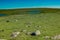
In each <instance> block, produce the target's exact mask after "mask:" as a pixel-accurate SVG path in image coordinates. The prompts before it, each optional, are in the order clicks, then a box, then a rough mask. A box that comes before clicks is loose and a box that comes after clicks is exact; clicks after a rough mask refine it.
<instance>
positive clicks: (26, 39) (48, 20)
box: [0, 8, 60, 40]
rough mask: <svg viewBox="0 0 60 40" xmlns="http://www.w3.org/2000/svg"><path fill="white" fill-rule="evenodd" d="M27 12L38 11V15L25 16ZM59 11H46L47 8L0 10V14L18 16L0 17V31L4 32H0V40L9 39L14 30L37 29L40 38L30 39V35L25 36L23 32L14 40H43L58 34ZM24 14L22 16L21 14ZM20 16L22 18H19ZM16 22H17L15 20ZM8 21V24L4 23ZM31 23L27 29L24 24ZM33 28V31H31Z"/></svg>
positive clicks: (59, 23)
mask: <svg viewBox="0 0 60 40" xmlns="http://www.w3.org/2000/svg"><path fill="white" fill-rule="evenodd" d="M27 10H40V11H42V12H41V13H40V14H33V15H32V14H25V13H24V12H26V11H27ZM59 11H60V9H47V8H37V9H34V8H33V9H14V10H0V13H5V14H17V13H18V14H20V15H11V16H8V17H7V16H6V17H0V30H1V29H4V30H5V31H4V32H0V38H5V39H8V40H9V39H10V34H11V32H13V31H14V30H17V31H21V30H22V29H26V30H28V31H35V30H37V29H39V30H40V31H41V35H40V36H35V37H32V36H30V35H25V34H24V33H23V32H22V33H21V34H20V35H19V36H18V37H17V38H16V40H44V38H43V37H44V36H46V35H48V36H53V35H56V34H60V13H59ZM21 13H24V14H21ZM26 13H27V12H26ZM21 15H22V16H21ZM16 19H17V20H18V21H17V22H16V21H15V20H16ZM6 20H10V22H8V23H7V22H6ZM28 22H31V27H29V28H27V27H26V24H25V23H28ZM36 25H40V26H42V27H41V28H38V27H37V28H36V27H35V26H36ZM32 28H33V29H32Z"/></svg>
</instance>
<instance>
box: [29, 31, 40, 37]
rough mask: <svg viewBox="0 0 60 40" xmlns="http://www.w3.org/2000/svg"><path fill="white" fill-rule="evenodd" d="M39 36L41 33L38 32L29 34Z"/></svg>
mask: <svg viewBox="0 0 60 40" xmlns="http://www.w3.org/2000/svg"><path fill="white" fill-rule="evenodd" d="M40 34H41V32H40V31H39V30H36V31H35V32H31V33H30V35H31V36H38V35H40Z"/></svg>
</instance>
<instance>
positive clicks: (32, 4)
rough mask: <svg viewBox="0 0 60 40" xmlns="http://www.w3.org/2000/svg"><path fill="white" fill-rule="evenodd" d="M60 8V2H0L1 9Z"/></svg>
mask: <svg viewBox="0 0 60 40" xmlns="http://www.w3.org/2000/svg"><path fill="white" fill-rule="evenodd" d="M41 7H42V8H43V7H45V8H60V0H0V9H12V8H41Z"/></svg>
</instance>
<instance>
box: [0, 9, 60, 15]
mask: <svg viewBox="0 0 60 40" xmlns="http://www.w3.org/2000/svg"><path fill="white" fill-rule="evenodd" d="M33 10H35V11H36V10H38V11H40V13H57V12H60V9H57V8H24V9H6V10H0V14H1V13H2V14H9V15H10V14H28V12H27V11H33Z"/></svg>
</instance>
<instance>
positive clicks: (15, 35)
mask: <svg viewBox="0 0 60 40" xmlns="http://www.w3.org/2000/svg"><path fill="white" fill-rule="evenodd" d="M19 34H20V32H13V33H12V34H11V38H15V37H17V36H18V35H19Z"/></svg>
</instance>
